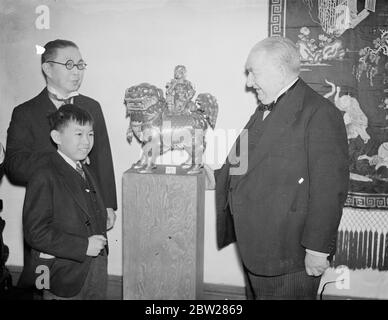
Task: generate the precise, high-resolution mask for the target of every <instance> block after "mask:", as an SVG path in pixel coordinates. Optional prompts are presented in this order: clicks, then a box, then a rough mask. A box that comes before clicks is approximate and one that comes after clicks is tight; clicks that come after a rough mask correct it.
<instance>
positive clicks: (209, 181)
mask: <svg viewBox="0 0 388 320" xmlns="http://www.w3.org/2000/svg"><path fill="white" fill-rule="evenodd" d="M203 168H204V169H205V173H206V177H205V178H206V186H205V188H206V190H214V189H215V188H216V179H215V178H214V171H213V169H212V168H210V167H209V166H208V165H207V164H204V165H203Z"/></svg>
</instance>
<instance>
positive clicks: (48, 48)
mask: <svg viewBox="0 0 388 320" xmlns="http://www.w3.org/2000/svg"><path fill="white" fill-rule="evenodd" d="M68 47H74V48H77V49H78V46H77V45H76V44H75V43H74V42H73V41H69V40H62V39H56V40H53V41H50V42H47V43H46V44H45V45H44V49H45V51H44V52H43V54H42V56H41V64H43V63H45V62H46V61H49V60H53V59H55V58H56V55H57V49H63V48H68Z"/></svg>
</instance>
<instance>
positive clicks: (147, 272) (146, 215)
mask: <svg viewBox="0 0 388 320" xmlns="http://www.w3.org/2000/svg"><path fill="white" fill-rule="evenodd" d="M174 168H175V169H176V171H177V173H176V174H165V172H166V166H158V169H156V171H155V173H152V174H139V173H137V172H136V171H135V170H132V169H130V170H128V171H126V172H125V173H124V175H123V240H124V241H123V291H124V292H123V297H124V299H160V300H164V299H197V298H199V297H200V295H201V294H202V285H203V250H204V200H205V177H204V173H201V174H198V175H186V174H184V173H183V172H180V171H182V170H181V169H180V168H179V167H174ZM169 169H171V167H167V170H169Z"/></svg>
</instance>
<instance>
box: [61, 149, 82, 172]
mask: <svg viewBox="0 0 388 320" xmlns="http://www.w3.org/2000/svg"><path fill="white" fill-rule="evenodd" d="M57 152H58V153H59V155H60V156H61V157H62V158H63V159H64V160H65V161H66V162H67V163H68V164H69V165H71V167H72V168H73V169H74V170H76V168H77V164H76V163H77V162H79V161H77V162H76V161H74V160H71V159H70V158H69V157H68V156H67V155H65V154H64V153H63V152H61V151H60V150H57Z"/></svg>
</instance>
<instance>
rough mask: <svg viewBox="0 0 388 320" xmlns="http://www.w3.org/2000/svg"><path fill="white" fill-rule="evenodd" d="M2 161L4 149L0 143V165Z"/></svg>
mask: <svg viewBox="0 0 388 320" xmlns="http://www.w3.org/2000/svg"><path fill="white" fill-rule="evenodd" d="M3 161H4V148H3V145H2V144H1V142H0V164H1V163H3Z"/></svg>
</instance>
